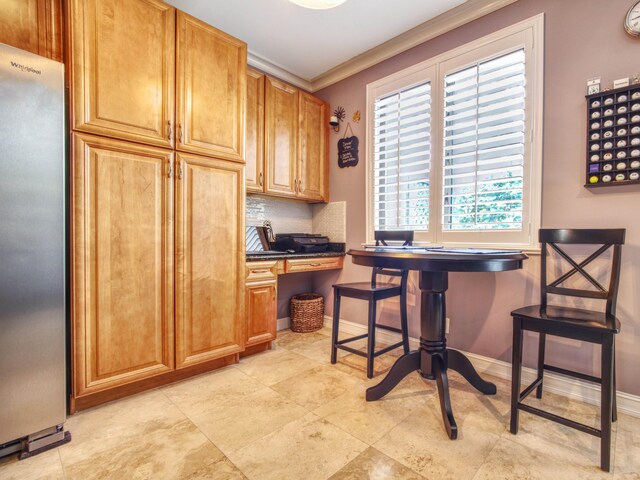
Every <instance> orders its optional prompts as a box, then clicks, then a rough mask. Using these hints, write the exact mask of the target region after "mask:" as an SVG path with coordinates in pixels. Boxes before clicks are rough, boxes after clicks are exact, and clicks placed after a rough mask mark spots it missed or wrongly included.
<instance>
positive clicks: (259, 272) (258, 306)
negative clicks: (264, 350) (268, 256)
mask: <svg viewBox="0 0 640 480" xmlns="http://www.w3.org/2000/svg"><path fill="white" fill-rule="evenodd" d="M277 266H278V261H265V262H251V263H250V264H247V281H246V286H245V292H246V293H245V295H246V335H245V345H246V346H247V347H251V346H254V345H259V344H263V343H267V342H271V341H272V340H275V338H276V326H277V316H278V305H277V301H276V295H277V285H278V281H277V270H276V269H277Z"/></svg>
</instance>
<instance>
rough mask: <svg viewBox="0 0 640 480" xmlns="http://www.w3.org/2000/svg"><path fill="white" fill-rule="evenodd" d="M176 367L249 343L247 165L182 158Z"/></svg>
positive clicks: (178, 194)
mask: <svg viewBox="0 0 640 480" xmlns="http://www.w3.org/2000/svg"><path fill="white" fill-rule="evenodd" d="M178 162H179V166H178V178H177V186H176V189H177V190H176V253H177V258H176V262H177V263H176V282H177V285H176V367H177V368H181V367H187V366H189V365H194V364H197V363H202V362H206V361H208V360H213V359H215V358H219V357H222V356H226V355H231V354H234V353H238V352H240V351H241V350H242V349H243V344H244V328H243V324H244V268H245V265H244V260H245V259H244V255H245V253H244V220H243V219H244V216H243V213H244V194H245V189H244V176H243V175H242V171H243V168H244V166H243V165H241V164H236V163H233V162H226V161H220V160H211V159H207V158H203V157H195V156H192V155H183V154H179V155H178Z"/></svg>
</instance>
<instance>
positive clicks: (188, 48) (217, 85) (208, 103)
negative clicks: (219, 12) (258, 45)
mask: <svg viewBox="0 0 640 480" xmlns="http://www.w3.org/2000/svg"><path fill="white" fill-rule="evenodd" d="M246 75H247V45H246V43H244V42H242V41H240V40H238V39H236V38H234V37H232V36H230V35H227V34H226V33H224V32H222V31H220V30H217V29H215V28H213V27H212V26H210V25H208V24H206V23H204V22H201V21H200V20H197V19H196V18H193V17H191V16H189V15H187V14H185V13H183V12H178V63H177V81H178V98H177V101H178V105H177V115H178V142H177V147H176V148H177V149H178V150H182V151H186V152H194V153H202V154H205V155H212V156H215V157H219V158H225V159H228V160H234V161H240V162H243V161H244V117H245V99H246Z"/></svg>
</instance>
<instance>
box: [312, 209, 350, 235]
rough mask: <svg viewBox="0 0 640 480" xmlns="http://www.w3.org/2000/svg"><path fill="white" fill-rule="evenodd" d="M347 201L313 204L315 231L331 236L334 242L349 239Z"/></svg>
mask: <svg viewBox="0 0 640 480" xmlns="http://www.w3.org/2000/svg"><path fill="white" fill-rule="evenodd" d="M346 219H347V202H329V203H322V204H317V205H314V206H313V230H312V232H313V233H320V234H322V235H326V236H327V237H329V240H331V241H332V242H338V243H346V241H347V222H346Z"/></svg>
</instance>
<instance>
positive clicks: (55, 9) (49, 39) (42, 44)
mask: <svg viewBox="0 0 640 480" xmlns="http://www.w3.org/2000/svg"><path fill="white" fill-rule="evenodd" d="M0 43H5V44H7V45H11V46H12V47H16V48H20V49H22V50H26V51H28V52H31V53H36V54H38V55H42V56H43V57H47V58H51V59H52V60H56V61H58V62H62V61H63V50H62V0H2V8H0Z"/></svg>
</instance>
